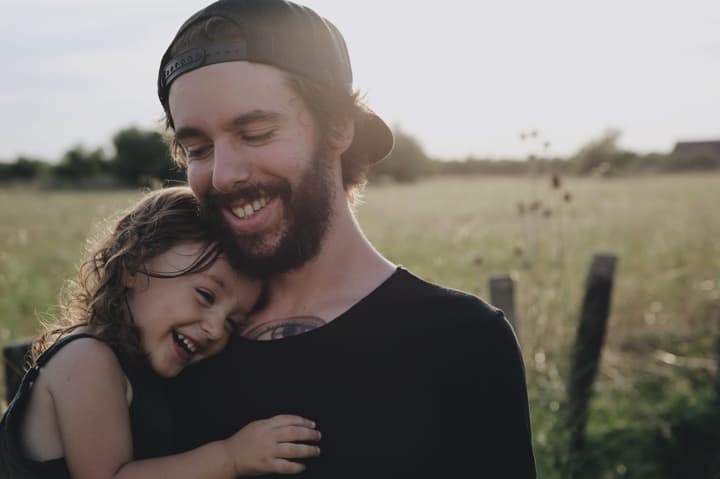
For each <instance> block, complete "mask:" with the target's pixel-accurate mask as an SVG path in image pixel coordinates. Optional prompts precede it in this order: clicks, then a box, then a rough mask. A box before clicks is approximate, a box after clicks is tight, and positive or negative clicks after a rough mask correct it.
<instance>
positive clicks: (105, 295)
mask: <svg viewBox="0 0 720 479" xmlns="http://www.w3.org/2000/svg"><path fill="white" fill-rule="evenodd" d="M212 231H213V230H212V228H211V226H210V224H209V223H208V222H207V220H206V218H205V217H204V215H203V214H202V213H201V209H200V204H199V203H198V201H197V199H196V198H195V196H194V195H193V193H192V191H191V190H190V188H187V187H172V188H166V189H162V190H157V191H153V192H150V193H148V194H147V195H146V196H145V197H144V198H142V199H141V200H140V201H139V202H138V203H137V204H136V205H135V206H133V207H132V208H130V209H129V210H128V211H127V212H125V214H124V215H123V216H122V217H121V218H120V220H119V221H118V222H117V223H116V225H115V226H114V228H113V229H112V231H111V232H110V233H109V234H108V235H107V236H106V237H105V238H104V239H102V240H100V241H99V242H98V244H97V246H96V247H95V248H94V249H93V250H92V252H91V253H90V254H89V255H88V256H87V257H86V259H85V260H84V261H83V262H82V263H81V265H80V268H79V271H78V278H77V280H76V281H75V282H73V283H71V285H70V289H69V291H68V292H67V293H68V294H66V295H65V298H64V299H63V300H61V302H62V304H61V313H60V320H59V321H58V322H57V323H55V324H51V325H49V326H47V329H46V331H45V332H44V333H43V334H42V335H41V336H40V337H39V338H38V339H37V340H36V341H34V343H33V345H32V358H33V360H35V359H37V357H38V356H39V355H40V354H41V353H42V352H43V351H45V350H46V349H47V348H48V347H49V346H50V345H51V344H52V343H53V342H55V341H56V340H57V339H59V338H60V337H62V336H65V335H67V334H69V333H71V332H72V331H74V330H76V329H77V328H80V327H84V328H85V329H86V330H87V332H89V333H91V334H94V335H95V336H97V337H99V338H101V339H103V340H104V341H106V342H107V343H108V344H109V345H111V346H112V347H113V349H114V350H115V351H116V353H117V354H118V355H119V356H120V358H121V360H122V361H123V362H125V363H126V364H128V365H131V366H139V365H141V364H144V362H145V354H144V353H143V351H142V348H141V343H140V331H139V329H138V327H137V326H136V325H135V324H134V322H133V318H132V315H131V313H130V310H129V308H128V303H127V299H126V294H127V289H128V288H127V287H126V284H127V280H128V279H129V278H130V277H132V276H133V275H135V274H137V273H142V274H146V275H149V276H155V277H175V276H181V275H184V274H189V273H195V272H199V271H203V270H205V269H207V268H209V267H210V266H212V264H213V263H214V262H215V260H216V259H217V257H218V256H219V255H220V254H221V253H222V248H221V246H220V244H219V243H218V242H217V241H216V239H215V236H214V234H213V232H212ZM179 242H193V243H200V244H203V245H205V246H204V249H203V250H202V252H201V254H199V255H198V258H197V259H196V260H195V261H194V262H193V263H192V264H191V265H190V266H189V267H187V268H185V269H184V270H181V271H176V272H173V273H170V274H167V273H162V274H159V273H155V272H152V271H148V270H147V269H146V268H145V263H146V262H147V261H148V260H150V259H151V258H153V257H155V256H157V255H158V254H162V253H164V252H166V251H167V250H169V249H170V248H172V247H173V246H174V245H176V244H177V243H179Z"/></svg>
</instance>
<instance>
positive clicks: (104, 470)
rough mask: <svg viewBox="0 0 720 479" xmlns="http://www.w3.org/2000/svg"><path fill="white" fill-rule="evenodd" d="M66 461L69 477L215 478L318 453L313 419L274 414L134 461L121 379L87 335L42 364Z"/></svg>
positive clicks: (282, 465)
mask: <svg viewBox="0 0 720 479" xmlns="http://www.w3.org/2000/svg"><path fill="white" fill-rule="evenodd" d="M44 374H46V375H47V378H48V388H49V391H50V394H51V396H52V398H53V403H54V407H55V416H56V418H57V421H58V427H59V430H60V440H61V442H62V444H63V450H64V454H65V459H66V460H67V463H68V467H69V469H70V473H71V475H72V477H73V478H74V479H130V478H134V479H139V478H162V477H172V478H179V479H181V478H193V479H195V478H198V477H202V478H207V479H211V478H217V479H224V478H228V479H232V478H234V477H236V476H238V475H251V474H261V473H268V472H273V473H298V472H301V471H302V470H303V469H304V466H303V465H302V464H299V463H296V462H292V461H288V460H287V459H293V458H299V457H310V456H315V455H317V454H318V453H319V450H318V448H317V447H315V446H309V445H304V444H295V443H293V441H315V440H318V439H319V437H320V433H319V432H317V431H316V430H315V429H314V424H313V423H312V422H311V421H308V420H306V419H303V418H299V417H297V416H277V417H275V418H271V419H267V420H264V421H257V422H254V423H251V424H248V425H247V426H246V427H244V428H243V429H241V430H240V431H238V432H237V433H236V434H234V435H233V436H231V437H230V438H228V439H226V440H224V441H215V442H212V443H209V444H206V445H204V446H201V447H199V448H197V449H193V450H192V451H189V452H186V453H183V454H177V455H173V456H167V457H161V458H155V459H147V460H143V461H132V435H131V431H130V417H129V412H128V403H127V399H126V384H127V383H126V379H125V375H124V373H123V371H122V369H121V367H120V364H119V363H118V360H117V357H116V356H115V354H114V353H113V351H112V350H111V349H110V348H109V347H108V346H107V345H105V344H104V343H102V342H100V341H97V340H95V339H92V338H84V339H78V340H76V341H74V342H73V343H71V344H68V345H67V346H65V347H64V348H62V350H60V351H58V353H57V354H56V356H55V357H53V360H52V361H50V362H49V363H48V364H47V365H46V367H45V368H44Z"/></svg>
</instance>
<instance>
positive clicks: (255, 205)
mask: <svg viewBox="0 0 720 479" xmlns="http://www.w3.org/2000/svg"><path fill="white" fill-rule="evenodd" d="M268 202H269V200H268V199H267V198H264V197H263V198H260V199H259V200H255V201H253V202H252V203H248V204H246V205H245V206H236V207H234V208H233V209H232V212H233V214H234V215H235V216H237V217H238V218H249V217H250V216H252V215H254V214H255V213H257V212H258V211H260V210H261V209H263V208H264V207H265V205H267V204H268Z"/></svg>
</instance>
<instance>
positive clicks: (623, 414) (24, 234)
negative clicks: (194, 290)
mask: <svg viewBox="0 0 720 479" xmlns="http://www.w3.org/2000/svg"><path fill="white" fill-rule="evenodd" d="M533 182H535V183H534V185H533ZM138 196H139V193H138V192H133V191H126V192H112V193H44V192H43V193H42V194H40V192H37V191H26V190H20V189H6V190H0V345H2V344H5V343H6V342H8V341H10V340H12V339H15V338H22V337H27V336H29V335H32V334H33V333H34V331H35V330H36V328H37V326H38V319H39V318H40V317H42V316H43V315H47V314H52V311H53V309H52V307H53V304H55V302H56V295H57V293H58V291H59V290H60V287H61V285H62V283H63V281H64V280H65V279H67V278H70V277H72V276H73V274H74V269H75V267H76V265H77V263H78V261H79V259H80V255H81V252H82V250H83V242H84V240H85V238H86V237H87V236H88V234H91V233H92V232H93V231H94V230H96V229H97V226H96V225H97V223H98V221H99V220H100V219H101V218H103V217H106V216H107V215H109V214H110V213H112V212H115V211H117V210H118V209H120V208H122V207H125V206H127V205H128V204H129V203H130V202H132V201H134V200H135V199H137V198H138ZM719 206H720V175H718V174H703V175H682V176H679V175H678V176H661V177H660V176H659V177H645V178H616V179H599V178H598V179H593V178H587V179H566V180H564V181H561V182H560V184H558V183H557V182H556V183H555V185H553V183H552V182H551V181H550V179H549V178H547V179H541V180H538V179H530V178H502V177H492V178H477V177H472V178H435V179H432V180H427V181H424V182H420V183H417V184H413V185H383V186H377V187H370V188H368V190H367V191H366V194H365V198H364V204H363V205H362V206H360V207H359V209H358V216H359V220H360V223H361V224H362V225H363V228H364V230H365V232H366V233H367V235H368V237H369V238H370V240H371V241H372V242H373V243H374V245H375V246H376V247H377V248H378V249H379V250H380V251H381V252H383V253H384V254H385V255H386V256H387V257H388V258H390V259H391V260H392V261H394V262H397V263H400V264H402V265H404V266H406V267H408V268H409V269H411V270H413V271H414V272H416V273H417V274H419V275H420V276H423V277H425V278H427V279H430V280H432V281H436V282H439V283H442V284H445V285H447V286H450V287H453V288H457V289H462V290H465V291H469V292H472V293H475V294H478V295H479V296H481V297H485V298H487V295H488V285H487V281H488V278H489V277H490V276H491V275H492V274H494V273H509V274H511V276H512V277H513V278H514V280H515V281H516V289H517V295H518V296H517V306H516V309H517V314H518V317H519V329H518V333H519V337H520V341H521V346H522V349H523V354H524V357H525V362H526V368H527V374H528V382H529V395H530V401H531V414H532V421H533V429H534V440H535V448H536V455H537V461H538V467H539V473H540V476H539V477H543V478H546V477H547V478H552V477H561V474H562V473H561V469H562V468H561V466H562V465H563V464H564V463H565V462H566V460H567V458H564V457H563V456H562V440H561V439H562V431H559V430H558V429H557V426H558V421H557V419H558V417H559V414H560V413H561V412H562V407H563V400H564V377H565V374H566V371H567V361H568V351H569V349H570V346H571V343H572V341H573V339H574V335H575V330H576V326H577V318H578V313H579V311H578V309H579V306H580V303H581V300H582V294H583V283H584V280H585V275H586V273H587V269H588V267H589V265H590V260H591V257H592V255H593V254H594V253H596V252H612V253H615V254H617V255H618V257H619V265H618V270H617V273H616V281H615V289H614V292H613V304H612V310H611V317H610V320H609V329H608V336H607V342H606V348H605V349H604V351H603V357H602V363H601V367H600V375H599V378H598V381H597V384H596V390H597V394H596V397H595V399H594V401H593V404H592V409H591V415H590V422H589V424H588V442H589V446H590V447H589V448H588V454H587V455H586V456H585V457H583V458H581V461H582V462H583V464H582V465H583V467H584V470H585V471H586V474H584V475H583V476H581V477H602V478H613V477H623V478H635V477H653V478H661V477H681V476H675V475H673V474H674V473H673V472H672V464H674V463H682V461H683V460H686V461H688V463H693V461H694V463H698V464H699V463H700V462H701V461H700V460H697V459H693V456H692V454H691V452H692V451H696V450H697V451H700V452H699V453H701V452H702V451H703V448H702V447H700V446H697V444H704V443H707V442H708V441H710V442H711V441H713V440H715V436H713V434H712V433H711V432H710V433H708V432H707V431H705V430H704V429H703V427H702V426H703V425H706V426H707V425H708V424H714V423H713V422H712V421H713V420H714V419H713V416H712V411H713V410H714V409H712V406H710V404H711V402H712V401H714V391H713V383H712V381H713V377H714V375H715V374H716V373H715V365H714V361H713V353H712V351H713V341H714V340H715V337H716V336H717V325H718V322H720V316H719V314H720V313H718V311H720V213H719V211H718V207H719ZM0 394H3V395H4V393H3V392H2V391H0ZM708 411H710V412H708ZM688 431H691V432H688ZM705 433H707V434H709V436H708V437H709V439H707V438H706V439H704V440H702V441H700V442H698V443H697V444H696V443H694V442H693V441H697V438H699V437H705V436H703V434H705ZM688 434H689V436H688ZM703 441H704V442H703ZM686 444H695V445H694V446H693V447H692V448H689V446H688V447H685V445H686ZM681 446H682V447H681ZM658 451H663V452H662V454H661V456H662V457H660V456H659V454H660V453H659V452H658ZM670 458H675V459H670ZM678 458H679V459H678ZM683 458H684V459H683ZM686 470H688V469H686ZM685 477H695V476H685ZM697 477H698V478H700V477H704V476H700V475H697ZM708 477H709V476H708Z"/></svg>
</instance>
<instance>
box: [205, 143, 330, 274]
mask: <svg viewBox="0 0 720 479" xmlns="http://www.w3.org/2000/svg"><path fill="white" fill-rule="evenodd" d="M334 196H335V190H334V188H333V185H332V177H331V174H330V169H329V168H328V162H327V160H326V159H325V158H324V157H322V156H320V155H317V154H315V155H313V160H312V162H311V163H310V164H309V165H308V166H307V168H305V171H303V173H302V175H301V178H300V181H299V183H298V184H297V187H296V188H292V187H291V185H290V183H289V182H288V181H287V180H286V179H281V178H277V179H272V180H269V181H266V182H263V183H255V184H249V185H244V186H242V187H240V188H237V189H235V190H234V191H232V192H230V193H218V192H210V193H209V194H208V195H207V197H206V199H205V201H204V204H203V207H204V210H205V213H206V214H207V215H208V217H209V218H210V222H211V224H212V225H213V227H214V229H215V232H216V234H217V235H218V236H219V238H220V242H221V244H222V246H223V250H224V252H225V254H226V255H227V257H228V259H229V260H230V262H231V264H232V265H233V266H235V267H236V268H238V269H239V270H241V271H244V272H247V273H249V274H252V275H256V276H270V275H274V274H277V273H284V272H287V271H291V270H294V269H296V268H299V267H300V266H302V265H303V264H305V263H306V262H307V261H308V260H310V259H312V258H314V257H315V256H316V255H317V254H318V252H319V251H320V246H321V243H322V240H323V237H324V236H325V232H326V231H327V229H328V227H329V226H330V222H331V218H330V212H331V208H332V206H331V205H332V202H333V199H334ZM263 197H266V198H273V197H274V198H277V199H278V200H279V201H282V204H283V215H284V218H283V224H282V225H281V228H282V231H280V234H279V238H277V239H274V240H273V242H274V246H269V245H267V244H266V243H265V242H266V241H267V239H268V237H269V236H270V235H272V236H275V235H276V234H277V233H276V232H275V231H271V232H267V233H263V232H259V233H254V234H238V233H236V232H235V231H234V230H233V229H232V227H231V226H230V225H229V224H228V221H227V220H226V219H225V217H224V216H223V214H222V210H223V208H228V205H229V204H231V203H232V201H233V199H237V198H243V199H245V200H246V201H248V202H249V203H252V202H253V201H254V200H256V199H259V198H263Z"/></svg>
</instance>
